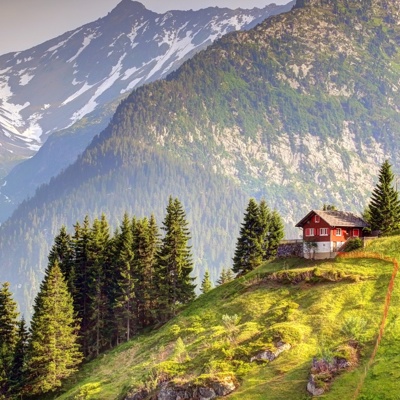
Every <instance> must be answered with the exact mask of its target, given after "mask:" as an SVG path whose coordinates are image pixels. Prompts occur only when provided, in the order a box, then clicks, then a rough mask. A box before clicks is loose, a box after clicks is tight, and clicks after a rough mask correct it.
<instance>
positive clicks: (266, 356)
mask: <svg viewBox="0 0 400 400" xmlns="http://www.w3.org/2000/svg"><path fill="white" fill-rule="evenodd" d="M291 348H292V346H291V345H290V344H289V343H284V342H278V343H277V344H276V345H275V349H273V350H271V349H268V350H264V351H262V352H261V353H258V354H257V355H255V356H254V357H251V358H250V362H253V361H256V360H265V361H273V360H275V359H276V358H278V356H279V355H280V354H281V353H283V352H284V351H287V350H290V349H291Z"/></svg>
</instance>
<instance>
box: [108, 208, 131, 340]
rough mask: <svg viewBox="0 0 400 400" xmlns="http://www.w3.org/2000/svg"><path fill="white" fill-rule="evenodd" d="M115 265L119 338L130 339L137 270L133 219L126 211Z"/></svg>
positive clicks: (115, 310)
mask: <svg viewBox="0 0 400 400" xmlns="http://www.w3.org/2000/svg"><path fill="white" fill-rule="evenodd" d="M113 253H114V254H113V258H114V266H115V268H116V271H117V276H116V284H117V293H116V298H115V303H114V314H115V318H116V321H117V325H118V336H117V340H118V341H120V340H122V341H124V340H129V339H130V337H131V335H132V333H133V332H134V329H135V328H134V323H135V322H136V321H135V320H134V315H135V314H134V311H135V282H136V279H135V272H134V262H133V260H134V252H133V234H132V226H131V221H130V219H129V217H128V214H127V213H125V214H124V217H123V220H122V223H121V226H120V232H119V233H118V235H117V237H116V238H115V241H114V251H113Z"/></svg>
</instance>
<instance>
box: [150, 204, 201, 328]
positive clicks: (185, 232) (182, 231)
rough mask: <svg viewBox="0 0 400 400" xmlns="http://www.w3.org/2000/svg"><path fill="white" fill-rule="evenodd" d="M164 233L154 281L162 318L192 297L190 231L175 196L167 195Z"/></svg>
mask: <svg viewBox="0 0 400 400" xmlns="http://www.w3.org/2000/svg"><path fill="white" fill-rule="evenodd" d="M161 229H162V230H163V231H164V232H165V235H164V237H163V238H162V240H161V247H160V251H159V252H158V254H157V281H158V289H159V297H160V298H159V301H160V310H159V311H160V315H159V318H160V320H162V321H166V320H167V319H169V318H170V317H171V316H173V315H175V314H176V311H177V307H178V305H179V304H186V303H188V302H189V301H191V300H193V299H194V297H195V294H194V288H195V285H194V284H193V280H194V278H192V277H191V276H190V274H191V272H192V270H193V261H192V254H191V249H190V246H189V240H190V233H189V229H188V222H187V221H186V214H185V211H184V210H183V207H182V204H181V203H180V201H179V200H178V199H173V198H172V197H170V198H169V201H168V205H167V209H166V216H165V219H164V221H163V226H162V228H161Z"/></svg>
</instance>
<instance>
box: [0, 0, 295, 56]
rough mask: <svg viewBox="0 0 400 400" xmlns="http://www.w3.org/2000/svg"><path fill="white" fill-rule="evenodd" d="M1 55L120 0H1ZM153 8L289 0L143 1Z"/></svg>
mask: <svg viewBox="0 0 400 400" xmlns="http://www.w3.org/2000/svg"><path fill="white" fill-rule="evenodd" d="M0 2H1V5H0V55H1V54H5V53H8V52H13V51H20V50H26V49H29V48H31V47H33V46H35V45H38V44H40V43H43V42H45V41H46V40H49V39H52V38H54V37H56V36H58V35H61V34H62V33H65V32H67V31H70V30H73V29H76V28H78V27H80V26H82V25H84V24H86V23H89V22H92V21H95V20H96V19H98V18H101V17H104V16H105V15H107V13H108V12H109V11H111V10H112V9H113V8H114V7H115V6H116V5H117V4H118V3H119V2H120V0H0ZM140 2H141V3H142V4H144V5H145V6H146V8H148V9H149V10H152V11H155V12H158V13H164V12H166V11H168V10H188V9H193V10H198V9H200V8H206V7H213V6H217V7H229V8H233V9H235V8H238V7H241V8H253V7H259V8H262V7H265V6H266V5H267V4H271V3H275V4H286V3H288V2H289V0H201V1H199V0H169V1H162V0H140Z"/></svg>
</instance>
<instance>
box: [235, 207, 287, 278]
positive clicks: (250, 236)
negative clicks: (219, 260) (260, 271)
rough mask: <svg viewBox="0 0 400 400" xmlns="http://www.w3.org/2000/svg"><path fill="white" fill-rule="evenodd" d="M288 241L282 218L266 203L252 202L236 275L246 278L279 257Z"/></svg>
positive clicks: (237, 253) (237, 252)
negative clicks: (278, 254)
mask: <svg viewBox="0 0 400 400" xmlns="http://www.w3.org/2000/svg"><path fill="white" fill-rule="evenodd" d="M283 237H284V227H283V222H282V218H281V216H280V215H279V213H278V212H277V211H273V212H271V211H270V209H269V207H268V205H267V204H266V202H265V201H264V200H261V202H260V204H259V205H258V204H257V202H256V201H255V200H254V199H250V201H249V204H248V206H247V209H246V212H245V216H244V222H243V223H242V227H241V229H240V235H239V238H238V240H237V245H236V250H235V256H234V258H233V267H232V271H233V272H235V273H239V274H243V273H246V272H249V271H252V270H253V269H255V268H257V267H258V266H260V265H261V263H262V262H264V261H266V260H269V259H271V258H273V257H275V256H276V253H277V250H278V246H279V243H280V241H281V240H282V239H283Z"/></svg>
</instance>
